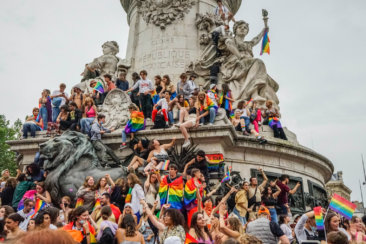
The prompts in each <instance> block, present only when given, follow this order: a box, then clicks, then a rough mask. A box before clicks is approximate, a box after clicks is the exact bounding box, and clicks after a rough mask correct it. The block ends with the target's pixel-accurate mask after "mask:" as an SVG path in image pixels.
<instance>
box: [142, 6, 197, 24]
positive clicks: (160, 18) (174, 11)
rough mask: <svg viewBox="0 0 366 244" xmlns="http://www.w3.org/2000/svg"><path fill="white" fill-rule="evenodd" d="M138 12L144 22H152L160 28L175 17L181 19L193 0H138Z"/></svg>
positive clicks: (171, 21)
mask: <svg viewBox="0 0 366 244" xmlns="http://www.w3.org/2000/svg"><path fill="white" fill-rule="evenodd" d="M138 4H139V13H140V14H142V16H143V19H144V20H145V21H146V23H152V24H154V25H156V26H159V27H160V28H161V29H165V27H166V26H167V25H169V24H171V23H173V22H174V21H175V20H177V19H183V18H184V15H185V14H186V13H188V12H189V9H190V8H191V7H192V5H194V4H195V1H194V0H138Z"/></svg>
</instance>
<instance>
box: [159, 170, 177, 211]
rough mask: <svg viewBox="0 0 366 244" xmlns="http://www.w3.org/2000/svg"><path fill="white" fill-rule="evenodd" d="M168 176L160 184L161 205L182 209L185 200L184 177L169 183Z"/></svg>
mask: <svg viewBox="0 0 366 244" xmlns="http://www.w3.org/2000/svg"><path fill="white" fill-rule="evenodd" d="M168 177H169V176H168V175H167V176H165V177H164V178H163V180H162V181H161V182H160V187H159V197H160V204H161V206H163V205H164V204H166V203H169V204H170V207H171V208H175V209H179V210H180V209H182V198H183V177H182V176H180V177H178V178H177V179H175V180H174V181H173V182H171V183H168Z"/></svg>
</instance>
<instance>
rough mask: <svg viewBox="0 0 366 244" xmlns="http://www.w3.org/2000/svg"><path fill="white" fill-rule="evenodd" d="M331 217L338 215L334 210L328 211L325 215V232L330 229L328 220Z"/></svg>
mask: <svg viewBox="0 0 366 244" xmlns="http://www.w3.org/2000/svg"><path fill="white" fill-rule="evenodd" d="M333 217H338V215H337V214H336V213H334V212H328V214H327V216H325V219H324V227H325V231H326V233H329V232H331V230H330V221H331V220H332V218H333Z"/></svg>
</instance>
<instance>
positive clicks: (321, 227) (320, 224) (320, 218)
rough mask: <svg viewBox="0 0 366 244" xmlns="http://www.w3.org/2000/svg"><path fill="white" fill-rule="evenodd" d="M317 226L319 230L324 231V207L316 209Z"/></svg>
mask: <svg viewBox="0 0 366 244" xmlns="http://www.w3.org/2000/svg"><path fill="white" fill-rule="evenodd" d="M314 216H315V224H316V228H317V229H318V230H324V221H323V213H322V207H320V206H319V207H315V208H314Z"/></svg>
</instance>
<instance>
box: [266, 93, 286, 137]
mask: <svg viewBox="0 0 366 244" xmlns="http://www.w3.org/2000/svg"><path fill="white" fill-rule="evenodd" d="M266 107H267V109H266V110H265V111H264V116H263V118H264V119H265V121H266V123H268V125H269V127H271V128H272V130H273V136H274V137H275V138H280V139H282V140H287V137H286V134H285V132H284V131H283V128H282V125H281V122H280V117H281V114H280V112H279V111H278V109H276V108H274V107H273V102H272V101H271V100H268V101H267V102H266Z"/></svg>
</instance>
